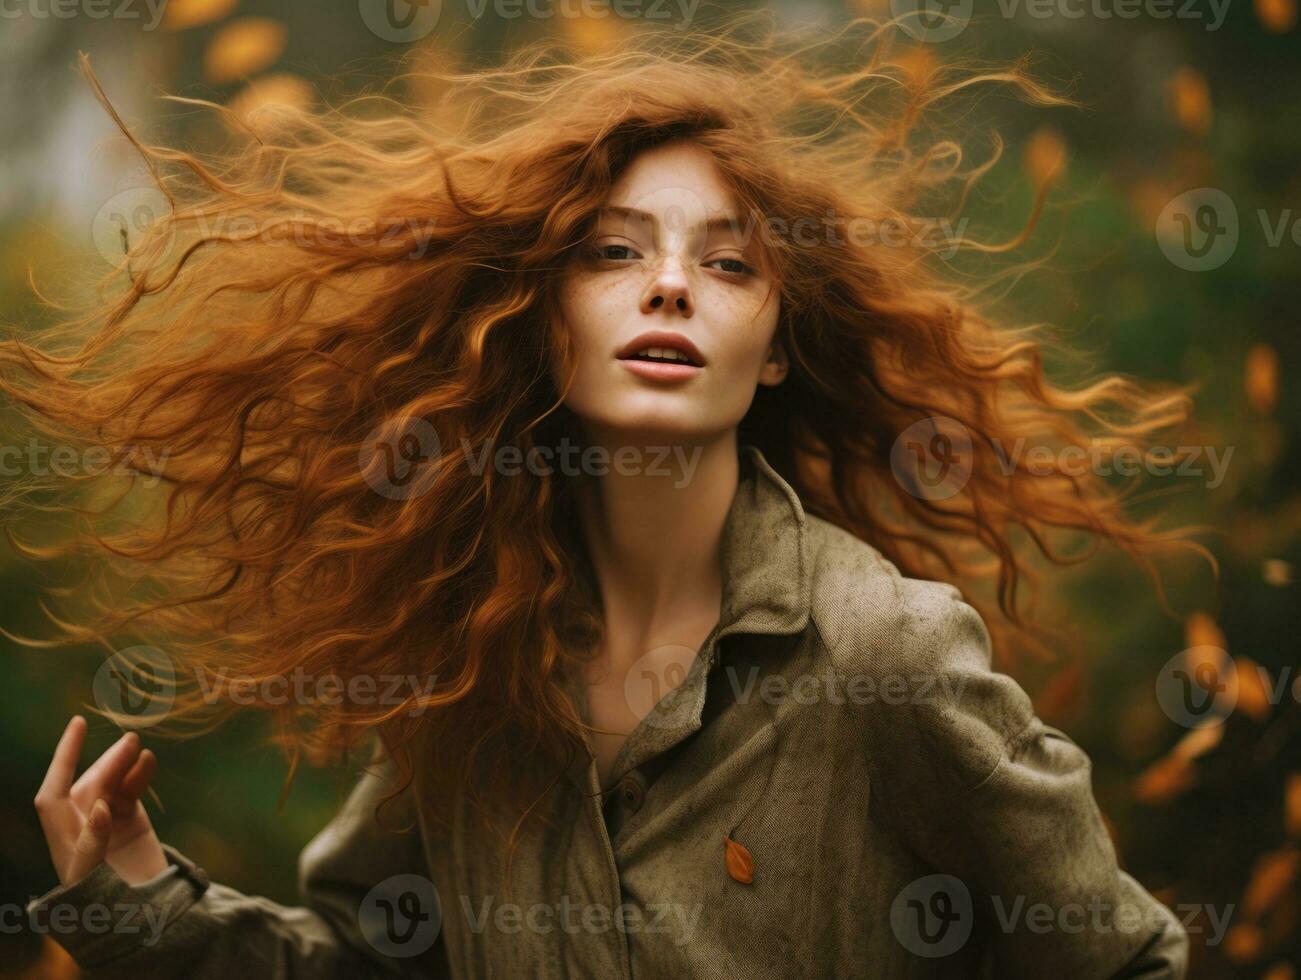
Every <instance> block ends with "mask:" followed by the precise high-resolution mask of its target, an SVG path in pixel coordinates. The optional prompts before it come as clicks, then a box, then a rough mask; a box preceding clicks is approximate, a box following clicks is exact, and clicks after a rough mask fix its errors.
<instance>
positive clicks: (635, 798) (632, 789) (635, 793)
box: [619, 772, 646, 813]
mask: <svg viewBox="0 0 1301 980" xmlns="http://www.w3.org/2000/svg"><path fill="white" fill-rule="evenodd" d="M619 798H620V799H621V800H623V805H624V806H626V807H627V808H628V810H629V812H631V813H636V812H637V811H638V810H640V809H641V805H642V803H644V802H645V800H646V787H645V786H643V785H642V782H641V778H640V777H639V776H637V774H636V773H631V772H630V773H628V775H626V776H624V777H623V779H621V780H620V781H619Z"/></svg>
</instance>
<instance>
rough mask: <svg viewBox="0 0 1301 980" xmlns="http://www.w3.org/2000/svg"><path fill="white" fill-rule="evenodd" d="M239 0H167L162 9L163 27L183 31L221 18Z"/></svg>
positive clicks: (232, 8) (233, 7)
mask: <svg viewBox="0 0 1301 980" xmlns="http://www.w3.org/2000/svg"><path fill="white" fill-rule="evenodd" d="M238 4H239V0H168V3H167V6H166V8H165V9H164V11H163V29H164V30H168V31H183V30H186V29H187V28H190V27H201V26H202V25H204V24H211V23H212V22H213V21H216V20H221V18H223V17H225V16H226V15H227V14H228V13H230V12H231V11H232V10H234V9H235V7H236V6H237V5H238Z"/></svg>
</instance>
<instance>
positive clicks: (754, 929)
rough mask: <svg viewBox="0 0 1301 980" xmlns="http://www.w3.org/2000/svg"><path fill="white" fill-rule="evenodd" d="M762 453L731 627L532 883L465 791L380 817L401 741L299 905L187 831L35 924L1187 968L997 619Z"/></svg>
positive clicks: (747, 498)
mask: <svg viewBox="0 0 1301 980" xmlns="http://www.w3.org/2000/svg"><path fill="white" fill-rule="evenodd" d="M741 457H742V460H741V461H742V470H741V483H740V486H739V488H738V491H737V494H736V497H735V499H734V502H733V504H732V506H731V509H730V511H729V514H728V517H727V521H726V524H725V527H724V538H723V570H724V585H723V603H722V615H721V618H720V620H719V623H718V625H717V626H716V627H715V628H714V630H713V632H712V633H711V634H710V636H709V637H708V638H707V639H706V640H705V642H704V644H703V645H702V647H701V649H700V651H699V653H698V655H697V658H696V660H695V661H694V663H693V665H692V667H691V669H690V671H689V673H688V675H687V677H686V679H685V681H683V682H682V683H681V684H680V685H679V686H678V687H676V688H675V689H674V690H672V691H671V692H670V693H668V694H667V695H666V696H664V697H663V698H662V699H661V700H660V701H659V702H658V704H657V705H656V707H655V708H654V709H653V710H652V711H651V712H650V714H648V715H647V716H646V718H645V719H644V720H643V721H642V723H641V724H640V725H639V727H638V728H637V730H636V731H635V732H634V733H633V734H632V735H631V736H630V737H629V738H628V740H627V741H626V742H625V744H624V747H623V749H622V751H621V753H620V755H619V758H618V759H617V760H616V762H615V765H614V771H613V773H612V777H613V781H612V783H611V785H612V786H613V789H612V790H610V791H609V792H607V793H605V794H604V801H602V795H601V793H600V790H599V788H598V786H597V774H596V767H595V764H594V763H593V762H592V761H591V760H590V759H587V758H584V759H582V760H581V761H582V765H575V766H574V767H573V769H572V771H571V772H570V773H569V778H568V780H567V781H564V782H563V783H562V785H561V786H560V787H559V788H558V789H557V790H556V791H555V792H554V793H553V794H551V796H549V797H548V800H549V801H550V803H549V804H548V805H549V806H551V807H552V808H553V809H552V810H551V811H550V815H551V816H552V817H553V818H554V819H553V823H554V826H551V827H539V828H536V829H532V830H530V831H528V833H527V834H526V836H525V837H524V839H523V842H522V844H521V846H520V849H519V851H518V852H517V853H516V856H515V859H514V866H513V867H514V877H513V879H512V885H513V887H512V889H511V894H510V895H506V894H503V893H502V891H501V888H500V886H499V882H500V880H501V869H502V864H501V860H502V859H501V852H500V849H499V848H498V847H496V846H495V845H494V844H493V843H492V841H491V840H490V838H489V836H488V833H487V832H486V831H485V830H484V829H483V828H482V827H481V826H480V824H479V822H478V821H476V819H475V818H474V815H473V812H472V811H471V809H470V808H469V807H464V806H453V807H451V809H450V812H451V813H452V814H453V816H452V819H451V822H450V827H449V828H440V827H439V826H437V825H436V824H435V823H434V822H433V821H431V820H430V819H429V818H428V813H427V812H426V811H425V810H424V809H422V808H421V807H419V806H417V805H416V804H415V803H414V802H412V800H411V798H410V797H409V796H404V797H403V798H402V803H403V806H404V807H405V808H406V812H405V814H402V813H396V814H394V815H393V816H392V817H390V816H389V814H388V812H387V811H385V812H384V813H383V816H384V821H385V826H388V827H393V826H403V825H405V823H406V819H405V818H406V817H409V818H410V819H411V820H412V821H413V822H414V825H415V826H416V827H417V828H418V830H417V831H414V832H411V833H406V834H402V833H393V832H387V831H384V830H381V829H380V828H379V827H378V826H377V825H376V822H375V820H374V817H373V813H372V807H373V804H374V802H375V801H376V800H377V799H378V798H379V796H380V795H381V792H382V790H383V789H384V784H385V780H386V779H388V778H389V776H390V775H391V772H390V768H389V764H387V763H386V762H385V761H384V760H383V759H382V758H380V757H379V756H378V755H377V756H376V758H375V759H374V760H373V765H372V766H371V767H369V768H368V770H367V772H366V774H365V775H363V777H362V778H361V780H360V781H359V782H358V784H357V785H356V788H355V789H354V791H353V793H352V795H351V797H350V798H349V800H348V802H347V803H346V805H345V806H344V807H343V808H342V810H341V811H340V813H339V814H338V815H337V816H336V817H335V819H334V820H333V821H332V822H331V823H330V824H329V825H328V826H327V827H326V828H325V829H324V830H323V831H322V832H321V833H320V834H319V835H318V836H317V837H316V838H315V839H313V840H312V841H311V842H310V844H309V845H308V846H307V847H306V848H305V849H304V851H303V853H302V855H301V857H300V859H299V869H300V875H299V885H300V889H301V893H302V902H303V904H302V906H301V907H292V908H291V907H285V906H282V905H279V904H276V903H274V902H271V901H269V900H267V899H264V898H258V897H252V896H247V895H244V894H241V893H240V892H238V891H236V890H234V889H233V888H229V887H226V886H224V885H221V884H218V883H215V882H210V881H209V880H208V878H207V876H206V875H205V874H204V872H203V871H202V870H201V869H200V868H198V867H196V866H195V865H194V864H193V863H192V862H191V861H189V860H188V859H187V858H186V857H185V856H184V855H182V854H180V853H179V852H177V851H176V850H175V849H174V848H172V847H170V846H167V847H165V850H166V853H167V856H168V859H169V861H170V862H171V864H170V866H169V868H168V869H167V870H166V871H164V872H162V873H161V874H160V875H159V876H158V877H156V878H154V879H153V880H151V881H148V882H145V883H143V884H140V885H138V886H136V887H131V886H128V885H127V884H126V883H125V882H123V881H122V880H121V878H119V877H118V875H117V874H116V873H115V872H114V871H113V870H112V868H110V867H109V866H108V865H107V864H101V865H99V866H98V867H97V868H95V869H94V870H92V871H91V872H90V873H89V874H88V875H87V876H86V877H85V878H83V879H82V880H81V881H78V882H75V883H73V884H71V885H68V886H63V887H58V888H55V889H53V890H51V891H50V892H48V893H47V894H46V895H43V896H41V897H40V898H38V899H36V900H34V901H33V903H32V905H31V906H29V913H49V921H50V922H51V923H52V924H53V923H55V922H56V921H58V920H57V919H56V918H55V916H56V914H57V913H58V912H59V911H60V910H61V911H62V920H63V922H64V926H63V927H62V928H57V927H53V926H52V929H51V931H52V934H53V936H54V938H55V939H57V940H58V941H59V942H60V943H62V944H63V945H64V946H65V947H66V948H67V949H68V951H69V952H70V953H71V954H72V955H73V957H74V958H75V959H76V960H77V961H78V963H79V964H80V965H81V966H82V967H83V969H84V970H85V972H86V975H87V976H88V977H90V978H132V980H134V978H136V977H149V978H160V980H162V978H173V977H174V978H184V980H217V978H221V980H226V978H243V980H264V978H265V980H270V978H276V980H288V978H320V980H333V978H338V980H356V978H361V977H386V976H406V977H453V978H474V977H503V978H512V980H513V978H520V977H530V978H532V977H538V978H560V977H578V978H625V980H631V978H634V977H636V978H661V977H663V978H677V977H706V978H712V977H718V978H727V980H732V978H737V977H743V978H746V980H760V978H767V977H888V978H909V977H997V978H1000V980H1001V978H1017V977H1036V978H1038V977H1043V976H1044V975H1045V974H1046V972H1048V971H1051V973H1052V975H1054V976H1057V977H1062V978H1068V980H1083V978H1104V977H1143V978H1145V980H1156V978H1177V977H1182V976H1184V973H1185V968H1186V959H1187V945H1188V940H1187V936H1186V934H1185V932H1184V930H1183V928H1182V927H1181V926H1180V924H1179V922H1178V921H1177V919H1176V918H1175V917H1174V916H1173V915H1172V914H1171V913H1170V912H1169V911H1168V910H1167V909H1166V908H1165V907H1164V906H1163V905H1161V904H1160V903H1159V902H1157V901H1156V900H1155V899H1154V898H1153V897H1152V896H1151V895H1150V894H1149V893H1148V892H1147V891H1145V890H1144V889H1143V887H1142V886H1141V885H1139V884H1138V882H1136V881H1135V880H1134V879H1133V878H1132V877H1130V876H1129V875H1128V874H1126V873H1125V872H1124V871H1121V870H1120V869H1119V868H1118V867H1117V862H1116V854H1115V852H1114V850H1113V848H1112V844H1111V841H1110V839H1109V837H1108V835H1107V831H1106V829H1105V827H1104V824H1103V821H1102V818H1101V816H1100V814H1099V811H1098V807H1097V805H1096V803H1095V802H1094V798H1093V795H1092V790H1091V787H1090V762H1089V759H1088V757H1087V756H1086V755H1085V753H1084V752H1083V751H1082V750H1081V749H1080V748H1079V747H1078V746H1076V744H1075V743H1074V742H1072V741H1071V740H1070V739H1069V738H1068V737H1067V736H1066V735H1064V734H1063V733H1062V732H1061V731H1058V730H1057V729H1055V728H1051V727H1049V726H1047V725H1045V724H1044V723H1043V722H1041V721H1040V720H1039V719H1038V718H1037V717H1036V716H1035V714H1034V711H1033V709H1032V707H1031V703H1030V699H1029V698H1028V697H1027V695H1026V694H1025V692H1024V691H1023V690H1022V688H1021V687H1020V686H1018V685H1017V684H1016V683H1015V682H1014V681H1013V680H1012V679H1011V678H1010V677H1008V676H1007V675H1005V674H1002V673H998V672H995V671H993V670H991V667H990V653H989V637H988V633H987V631H986V629H985V626H984V624H983V623H982V621H981V619H980V617H979V615H978V614H977V613H976V611H975V610H974V609H973V608H972V607H971V606H970V605H968V604H966V603H965V602H963V601H962V599H961V596H960V594H959V592H958V590H957V589H955V588H953V587H952V586H949V585H943V584H937V583H934V582H928V581H921V580H915V579H909V578H904V577H902V576H901V575H900V574H899V572H898V571H897V570H896V568H895V567H894V566H893V565H892V564H890V563H889V562H888V561H886V560H884V559H883V558H882V556H881V555H880V554H879V553H878V552H877V551H876V550H875V549H873V548H872V547H870V546H869V545H867V544H864V543H863V542H861V541H859V540H857V539H855V538H854V537H853V536H851V535H849V534H847V533H845V532H844V531H841V530H839V529H838V528H836V527H835V526H833V525H831V524H830V523H827V522H826V521H823V520H820V519H818V518H816V517H813V516H810V515H807V514H805V512H804V510H803V508H802V507H801V504H800V501H799V499H798V498H797V496H796V494H795V493H794V491H793V490H792V489H791V487H790V486H789V484H787V483H786V482H785V481H784V480H783V479H782V478H781V477H780V476H779V475H778V474H777V473H776V471H774V470H773V469H772V468H771V466H770V465H769V464H768V462H767V461H766V460H765V459H764V458H763V456H762V454H760V453H759V452H758V451H757V450H756V449H755V448H754V447H751V446H746V447H743V450H742V454H741ZM583 574H585V575H587V576H590V574H591V572H590V568H588V569H586V570H585V571H584V573H583ZM589 580H590V579H589ZM571 691H572V693H573V694H574V695H575V696H576V697H577V698H578V699H579V704H580V707H581V708H582V709H584V710H585V708H586V699H585V697H584V696H583V694H582V692H581V690H580V689H579V688H576V687H572V686H571ZM729 840H730V841H732V842H735V845H737V846H735V847H732V846H731V845H729V843H728V842H729ZM104 907H107V908H109V909H111V910H113V913H112V914H111V915H109V916H107V917H104V916H101V917H99V918H97V919H92V917H91V915H89V914H88V910H91V909H102V908H104ZM106 918H107V920H108V923H109V925H108V927H107V928H105V927H104V925H105V919H106ZM96 924H98V926H99V927H98V928H96V927H95V926H96Z"/></svg>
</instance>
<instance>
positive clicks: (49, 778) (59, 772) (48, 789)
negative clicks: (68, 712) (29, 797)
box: [39, 715, 86, 800]
mask: <svg viewBox="0 0 1301 980" xmlns="http://www.w3.org/2000/svg"><path fill="white" fill-rule="evenodd" d="M85 738H86V719H85V718H83V717H81V715H73V716H72V718H71V719H70V720H69V721H68V724H67V727H65V728H64V729H63V736H62V737H61V738H60V739H59V744H58V745H56V746H55V747H54V757H53V758H52V759H51V760H50V768H49V769H47V770H46V772H45V779H44V780H42V782H41V788H40V790H39V793H40V795H42V796H44V797H46V798H47V799H50V800H56V799H61V798H63V797H65V796H67V795H68V793H69V792H70V791H71V790H72V781H73V780H74V779H75V778H76V776H77V760H78V759H79V758H80V757H81V744H82V742H83V741H85Z"/></svg>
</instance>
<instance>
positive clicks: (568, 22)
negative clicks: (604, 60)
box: [565, 16, 627, 51]
mask: <svg viewBox="0 0 1301 980" xmlns="http://www.w3.org/2000/svg"><path fill="white" fill-rule="evenodd" d="M565 33H566V35H567V36H568V37H569V40H570V41H571V42H573V44H574V46H575V47H578V48H581V49H582V50H584V51H611V50H614V49H615V48H617V47H619V46H620V45H621V44H622V43H623V42H624V41H625V40H626V39H627V29H626V28H625V27H624V25H623V23H622V22H620V21H619V18H616V17H591V16H587V17H568V18H566V19H565Z"/></svg>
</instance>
